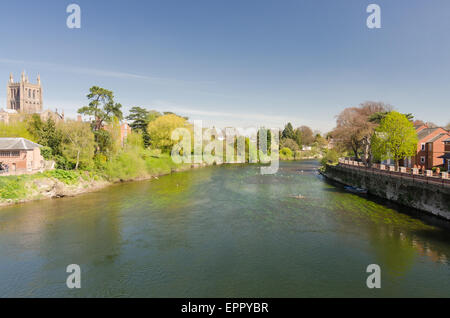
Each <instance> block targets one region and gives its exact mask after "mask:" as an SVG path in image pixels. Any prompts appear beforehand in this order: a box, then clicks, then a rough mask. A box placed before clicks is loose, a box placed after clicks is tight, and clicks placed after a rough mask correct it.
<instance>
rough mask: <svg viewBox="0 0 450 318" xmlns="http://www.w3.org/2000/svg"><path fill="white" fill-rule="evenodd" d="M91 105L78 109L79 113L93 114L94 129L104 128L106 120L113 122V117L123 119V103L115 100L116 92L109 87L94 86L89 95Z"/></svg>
mask: <svg viewBox="0 0 450 318" xmlns="http://www.w3.org/2000/svg"><path fill="white" fill-rule="evenodd" d="M87 98H88V99H89V101H90V102H89V105H88V106H83V107H81V108H80V109H78V113H79V114H82V115H86V116H92V117H93V121H92V128H93V129H94V131H98V130H100V129H102V127H103V123H104V122H107V123H109V122H111V120H112V119H113V117H116V118H117V119H118V120H122V118H123V114H122V110H121V108H122V105H121V104H119V103H116V102H115V101H114V93H113V92H112V91H109V90H107V89H104V88H101V87H98V86H92V87H91V88H90V89H89V94H88V95H87Z"/></svg>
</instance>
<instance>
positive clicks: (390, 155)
mask: <svg viewBox="0 0 450 318" xmlns="http://www.w3.org/2000/svg"><path fill="white" fill-rule="evenodd" d="M417 142H418V139H417V133H416V130H415V129H414V125H413V123H412V122H411V121H409V120H408V118H407V117H406V116H405V115H403V114H400V113H398V112H396V111H392V112H390V113H389V114H388V115H387V116H386V117H385V118H384V119H383V120H382V121H381V124H380V126H379V127H378V128H377V129H376V130H375V134H374V138H373V141H372V152H373V154H374V156H375V157H377V158H379V159H380V160H384V159H393V160H394V161H395V167H396V169H398V166H399V161H400V160H401V159H404V158H405V157H410V156H414V155H415V154H416V149H417Z"/></svg>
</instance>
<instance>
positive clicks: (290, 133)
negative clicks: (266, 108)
mask: <svg viewBox="0 0 450 318" xmlns="http://www.w3.org/2000/svg"><path fill="white" fill-rule="evenodd" d="M281 138H290V139H294V138H295V136H294V128H293V127H292V124H291V123H287V125H286V126H285V127H284V130H283V132H282V133H281Z"/></svg>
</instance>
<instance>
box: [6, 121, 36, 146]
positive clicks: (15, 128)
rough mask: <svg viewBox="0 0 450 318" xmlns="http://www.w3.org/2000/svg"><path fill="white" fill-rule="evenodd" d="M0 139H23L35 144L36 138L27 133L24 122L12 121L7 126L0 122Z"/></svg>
mask: <svg viewBox="0 0 450 318" xmlns="http://www.w3.org/2000/svg"><path fill="white" fill-rule="evenodd" d="M0 137H23V138H26V139H28V140H31V141H34V142H36V141H37V140H36V138H35V137H34V136H33V135H32V134H31V133H30V132H29V131H28V127H27V124H26V122H25V121H12V122H10V123H9V124H5V123H3V122H0Z"/></svg>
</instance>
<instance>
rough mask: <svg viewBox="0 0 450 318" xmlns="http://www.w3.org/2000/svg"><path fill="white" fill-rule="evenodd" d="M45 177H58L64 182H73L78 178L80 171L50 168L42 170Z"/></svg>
mask: <svg viewBox="0 0 450 318" xmlns="http://www.w3.org/2000/svg"><path fill="white" fill-rule="evenodd" d="M44 176H45V177H51V178H55V179H58V180H59V181H61V182H64V183H65V184H75V183H77V182H78V180H79V179H80V172H79V171H75V170H61V169H56V170H50V171H46V172H44Z"/></svg>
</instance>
